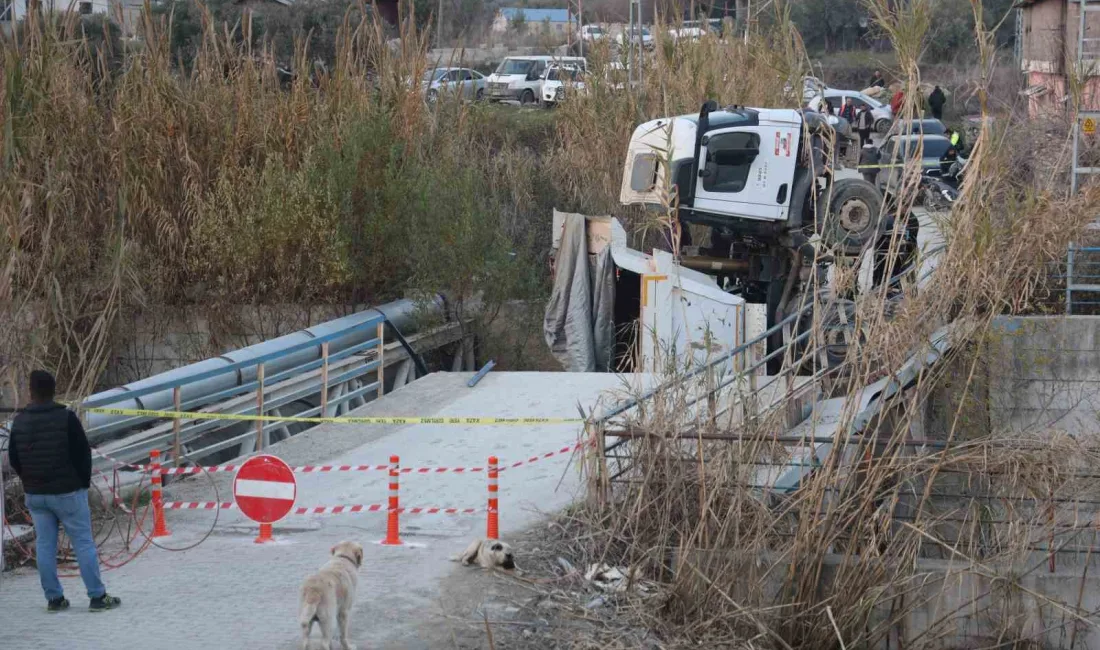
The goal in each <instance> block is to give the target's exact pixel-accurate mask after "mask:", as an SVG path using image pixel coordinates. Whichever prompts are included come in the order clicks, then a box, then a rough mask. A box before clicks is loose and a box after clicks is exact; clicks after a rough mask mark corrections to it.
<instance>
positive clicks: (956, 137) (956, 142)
mask: <svg viewBox="0 0 1100 650" xmlns="http://www.w3.org/2000/svg"><path fill="white" fill-rule="evenodd" d="M943 135H944V137H946V138H947V139H948V140H949V141H950V142H951V146H952V147H954V148H955V149H956V150H957V151H962V148H963V139H962V135H960V134H959V132H958V131H956V130H955V129H952V128H951V127H947V129H946V130H945V131H944V132H943Z"/></svg>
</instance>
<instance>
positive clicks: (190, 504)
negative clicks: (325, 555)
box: [163, 501, 484, 515]
mask: <svg viewBox="0 0 1100 650" xmlns="http://www.w3.org/2000/svg"><path fill="white" fill-rule="evenodd" d="M163 506H164V508H165V509H166V510H230V509H233V508H236V507H237V504H235V503H232V502H229V503H219V502H218V501H165V502H164V504H163ZM388 511H389V508H387V507H386V506H385V505H384V504H381V503H372V504H369V505H363V504H355V505H349V506H312V507H302V508H295V509H293V510H291V511H290V514H292V515H339V514H343V513H356V512H388ZM397 512H398V513H401V514H409V515H475V514H477V513H479V512H484V510H483V509H481V508H442V507H438V506H414V507H411V508H410V507H405V508H398V509H397Z"/></svg>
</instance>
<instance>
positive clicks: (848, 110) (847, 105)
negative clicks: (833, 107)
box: [840, 97, 856, 126]
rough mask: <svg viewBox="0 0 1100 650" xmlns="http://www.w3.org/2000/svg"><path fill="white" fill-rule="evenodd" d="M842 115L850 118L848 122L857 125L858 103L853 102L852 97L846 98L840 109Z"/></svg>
mask: <svg viewBox="0 0 1100 650" xmlns="http://www.w3.org/2000/svg"><path fill="white" fill-rule="evenodd" d="M840 117H843V118H844V119H846V120H848V123H849V124H851V125H853V126H855V123H856V105H855V104H854V103H852V98H851V97H849V98H848V99H846V100H844V106H843V107H842V108H841V109H840Z"/></svg>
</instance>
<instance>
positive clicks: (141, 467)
mask: <svg viewBox="0 0 1100 650" xmlns="http://www.w3.org/2000/svg"><path fill="white" fill-rule="evenodd" d="M92 453H93V454H94V455H96V456H99V457H100V458H104V459H106V460H109V461H111V462H112V463H113V464H114V466H115V469H134V470H137V471H139V472H148V471H149V466H148V465H139V464H137V463H124V462H122V461H121V460H119V459H117V458H114V457H112V456H108V455H107V454H105V453H103V452H102V451H99V450H98V449H93V450H92ZM161 473H162V474H163V473H164V472H161Z"/></svg>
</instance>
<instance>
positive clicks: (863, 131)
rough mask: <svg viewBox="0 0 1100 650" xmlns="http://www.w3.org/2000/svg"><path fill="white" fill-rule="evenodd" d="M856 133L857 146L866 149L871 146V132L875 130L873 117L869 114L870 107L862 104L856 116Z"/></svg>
mask: <svg viewBox="0 0 1100 650" xmlns="http://www.w3.org/2000/svg"><path fill="white" fill-rule="evenodd" d="M855 125H856V131H858V132H859V146H860V147H861V148H862V147H866V146H867V145H869V144H871V130H872V129H874V128H875V116H874V115H872V114H871V107H870V106H868V105H866V104H864V105H863V107H862V108H860V109H859V113H857V114H856V120H855Z"/></svg>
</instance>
